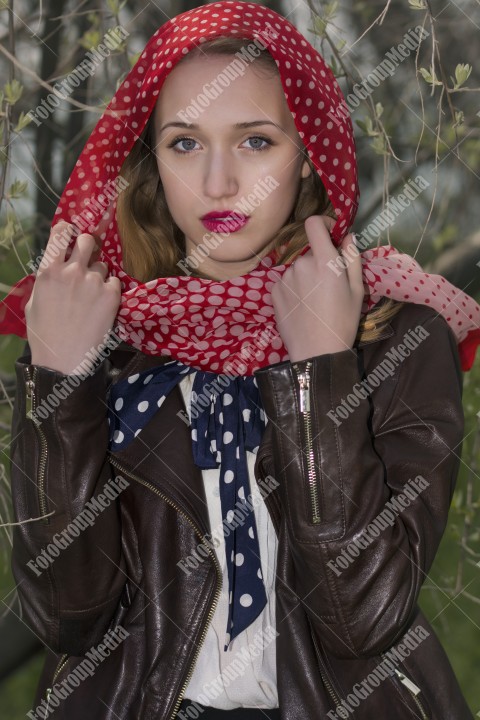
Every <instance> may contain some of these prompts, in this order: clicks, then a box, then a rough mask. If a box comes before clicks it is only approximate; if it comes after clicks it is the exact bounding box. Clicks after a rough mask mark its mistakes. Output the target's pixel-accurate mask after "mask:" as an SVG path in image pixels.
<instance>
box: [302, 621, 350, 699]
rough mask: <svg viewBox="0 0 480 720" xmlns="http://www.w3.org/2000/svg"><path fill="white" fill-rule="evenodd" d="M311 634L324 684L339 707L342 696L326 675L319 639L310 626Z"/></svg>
mask: <svg viewBox="0 0 480 720" xmlns="http://www.w3.org/2000/svg"><path fill="white" fill-rule="evenodd" d="M310 634H311V636H312V640H313V644H314V646H315V651H316V653H317V658H318V669H319V670H320V677H321V678H322V681H323V684H324V685H325V687H326V689H327V692H328V694H329V695H330V697H331V699H332V700H333V702H334V705H335V708H337V707H339V706H340V705H341V703H342V701H341V699H340V697H339V696H338V695H337V693H336V691H335V688H334V687H333V685H332V683H331V682H330V680H329V678H328V676H327V675H326V672H327V671H326V668H324V667H323V666H324V663H323V660H322V656H321V655H320V650H319V649H318V645H317V641H316V640H315V635H314V634H313V630H312V628H310Z"/></svg>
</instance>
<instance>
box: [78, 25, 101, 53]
mask: <svg viewBox="0 0 480 720" xmlns="http://www.w3.org/2000/svg"><path fill="white" fill-rule="evenodd" d="M101 40H102V35H101V33H100V31H99V30H95V29H93V28H92V29H90V30H87V32H86V33H84V34H83V35H82V37H81V38H80V40H79V43H80V45H81V46H82V47H84V48H85V49H86V50H90V48H92V47H97V45H99V44H100V42H101Z"/></svg>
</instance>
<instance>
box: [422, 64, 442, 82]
mask: <svg viewBox="0 0 480 720" xmlns="http://www.w3.org/2000/svg"><path fill="white" fill-rule="evenodd" d="M420 72H421V73H422V76H423V79H424V80H425V82H427V83H429V84H430V85H442V84H443V83H441V82H440V80H439V79H438V78H437V76H436V74H435V69H434V68H433V69H431V71H430V72H429V71H428V70H426V69H425V68H420Z"/></svg>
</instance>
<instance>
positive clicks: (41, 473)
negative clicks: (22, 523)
mask: <svg viewBox="0 0 480 720" xmlns="http://www.w3.org/2000/svg"><path fill="white" fill-rule="evenodd" d="M25 374H26V376H27V380H26V381H25V392H26V404H25V415H26V417H28V418H29V419H30V420H31V421H32V422H33V424H34V426H35V428H36V431H37V433H38V437H39V439H40V465H39V468H38V502H39V506H40V515H41V516H43V515H46V514H47V505H46V501H45V467H46V464H47V440H46V437H45V433H44V432H43V430H42V429H41V427H40V424H39V423H38V422H37V421H36V420H35V417H34V414H33V413H34V412H35V407H36V399H35V381H36V378H37V368H36V367H34V368H33V377H32V373H31V372H30V368H29V367H26V368H25ZM42 522H43V523H44V524H48V518H45V517H42Z"/></svg>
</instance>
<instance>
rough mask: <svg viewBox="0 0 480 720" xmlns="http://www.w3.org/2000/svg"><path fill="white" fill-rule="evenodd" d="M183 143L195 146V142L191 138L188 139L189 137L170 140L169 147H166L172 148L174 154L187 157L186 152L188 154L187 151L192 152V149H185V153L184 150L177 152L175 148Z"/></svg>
mask: <svg viewBox="0 0 480 720" xmlns="http://www.w3.org/2000/svg"><path fill="white" fill-rule="evenodd" d="M183 142H189V143H193V144H195V140H194V139H193V138H189V137H178V138H175V140H172V142H171V143H170V145H169V146H168V147H169V148H173V149H174V150H175V152H177V153H179V154H180V155H187V154H188V152H189V150H192V148H189V150H188V149H187V150H186V151H185V149H184V150H177V149H176V148H175V145H178V143H183Z"/></svg>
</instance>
